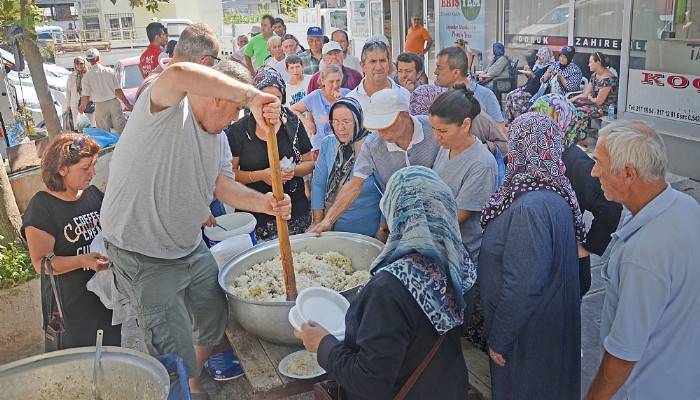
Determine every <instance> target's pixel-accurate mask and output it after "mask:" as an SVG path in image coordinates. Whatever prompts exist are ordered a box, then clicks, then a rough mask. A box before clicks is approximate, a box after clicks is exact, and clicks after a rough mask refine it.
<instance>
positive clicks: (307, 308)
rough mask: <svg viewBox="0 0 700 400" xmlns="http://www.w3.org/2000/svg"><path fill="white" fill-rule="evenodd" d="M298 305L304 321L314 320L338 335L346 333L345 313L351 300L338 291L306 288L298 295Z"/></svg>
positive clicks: (334, 334)
mask: <svg viewBox="0 0 700 400" xmlns="http://www.w3.org/2000/svg"><path fill="white" fill-rule="evenodd" d="M296 307H297V309H298V310H299V314H300V315H301V317H302V320H303V321H314V322H316V323H318V324H319V325H321V326H322V327H323V328H325V329H326V330H327V331H328V332H330V333H331V334H332V335H333V336H336V337H337V336H338V335H341V334H343V335H344V334H345V314H346V313H347V311H348V308H349V307H350V302H348V300H347V299H346V298H345V297H343V296H342V295H341V294H339V293H337V292H336V291H334V290H331V289H328V288H324V287H310V288H306V289H304V290H302V291H301V292H300V293H299V295H298V296H297V304H296Z"/></svg>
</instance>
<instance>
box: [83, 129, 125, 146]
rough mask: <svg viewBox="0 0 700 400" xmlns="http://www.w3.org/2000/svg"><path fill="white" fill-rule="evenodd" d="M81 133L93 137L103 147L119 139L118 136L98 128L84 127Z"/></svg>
mask: <svg viewBox="0 0 700 400" xmlns="http://www.w3.org/2000/svg"><path fill="white" fill-rule="evenodd" d="M83 134H85V135H88V136H90V137H91V138H93V139H94V140H95V141H96V142H97V144H99V145H100V147H101V148H103V149H104V148H105V147H109V146H112V145H114V144H115V143H117V141H118V140H119V136H117V135H115V134H113V133H111V132H107V131H105V130H103V129H100V128H85V129H83Z"/></svg>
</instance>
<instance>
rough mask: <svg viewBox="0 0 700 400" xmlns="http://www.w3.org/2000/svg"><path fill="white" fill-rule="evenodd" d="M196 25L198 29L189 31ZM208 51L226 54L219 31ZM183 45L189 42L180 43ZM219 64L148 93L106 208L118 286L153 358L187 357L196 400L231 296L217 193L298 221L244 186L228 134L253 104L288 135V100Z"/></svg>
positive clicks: (178, 66)
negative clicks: (214, 233) (215, 238)
mask: <svg viewBox="0 0 700 400" xmlns="http://www.w3.org/2000/svg"><path fill="white" fill-rule="evenodd" d="M188 29H189V28H188ZM199 42H200V43H202V42H207V44H206V46H207V47H215V48H216V49H217V50H218V41H217V39H216V36H215V35H214V33H213V32H211V30H209V34H208V35H207V37H206V38H201V40H200V41H199ZM178 46H179V44H178ZM235 65H236V64H235V63H228V62H226V63H219V64H217V66H216V67H215V68H213V69H212V68H210V67H207V66H202V65H198V64H194V63H189V62H177V63H174V64H172V65H170V66H169V67H168V68H166V69H165V71H163V72H162V73H161V74H160V76H159V77H158V79H156V80H155V81H153V83H152V84H150V85H149V86H147V87H146V89H145V90H144V92H143V94H142V98H141V99H140V100H139V101H138V102H137V107H136V109H135V110H134V111H133V112H132V114H131V117H130V118H129V122H128V124H127V126H126V128H125V130H124V134H123V135H122V137H121V140H120V143H119V146H118V148H117V149H116V150H115V151H114V153H113V154H114V155H113V157H112V161H111V164H110V172H109V180H108V184H107V189H106V191H105V198H104V201H103V204H102V205H103V209H102V219H101V222H102V226H103V231H102V232H103V235H104V238H105V247H106V249H107V254H108V255H109V258H110V261H111V262H112V264H113V269H114V272H115V279H116V284H117V287H118V288H119V290H120V291H121V292H123V293H124V294H125V295H127V296H128V298H129V300H130V302H131V304H132V305H133V306H134V307H135V309H136V314H137V320H138V323H139V326H140V327H141V328H142V330H143V331H144V333H145V334H146V342H147V343H146V344H147V347H148V349H149V352H150V353H151V354H165V353H170V352H176V353H177V354H178V355H180V356H181V357H183V358H184V359H185V362H186V364H187V369H188V374H189V376H190V389H191V391H192V392H193V393H195V396H193V398H199V399H206V398H207V397H206V394H204V393H203V392H204V391H203V389H202V387H201V386H200V384H199V381H198V379H197V378H198V376H199V373H200V371H201V370H202V366H203V363H204V360H205V359H206V358H207V357H208V356H209V354H210V353H211V350H212V346H214V345H216V344H218V343H219V342H220V341H221V340H222V339H223V334H224V329H225V327H226V320H227V309H226V299H225V296H224V294H223V292H222V291H221V289H220V288H219V286H218V284H217V274H218V268H217V265H216V262H215V261H214V258H213V257H212V255H211V253H210V252H209V250H208V249H207V248H206V246H205V245H204V243H203V241H202V236H201V231H200V229H199V228H200V226H201V225H202V224H203V223H204V222H206V221H207V220H208V219H209V216H210V213H209V207H208V205H209V203H210V202H211V201H212V199H213V198H214V197H216V198H218V199H220V200H222V201H224V202H226V203H228V204H231V205H233V206H235V207H237V208H243V209H249V210H252V211H257V212H263V213H267V214H272V215H281V216H283V217H284V218H289V216H290V212H291V205H290V201H289V198H288V197H286V198H285V199H284V200H283V201H280V202H278V201H276V200H275V199H274V197H273V196H272V194H271V193H268V194H261V193H258V192H256V191H252V190H249V189H247V188H246V187H245V186H243V185H241V184H239V183H236V181H235V180H234V177H233V170H232V168H231V164H230V161H229V162H222V160H223V161H225V160H227V159H229V157H230V155H229V156H228V157H226V155H225V154H224V149H222V146H225V140H223V141H222V140H221V137H220V136H219V135H220V132H221V131H222V130H223V129H224V128H225V127H226V126H228V125H229V124H230V123H231V121H234V120H236V118H237V117H238V115H239V112H240V110H241V109H242V108H243V107H248V108H249V109H250V110H251V112H252V113H253V115H254V116H255V118H256V120H257V121H258V122H259V123H262V122H263V118H264V119H266V120H267V121H269V122H270V123H271V124H272V125H273V126H274V129H278V127H279V126H280V124H281V121H280V117H279V116H280V102H279V100H278V99H277V98H276V97H275V96H272V95H269V94H265V93H263V92H261V91H259V90H257V89H255V88H254V87H253V86H250V85H247V84H244V83H241V82H240V81H238V80H236V79H234V78H232V76H237V74H238V72H237V71H236V70H235V69H232V68H231V66H235Z"/></svg>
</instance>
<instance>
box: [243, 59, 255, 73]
mask: <svg viewBox="0 0 700 400" xmlns="http://www.w3.org/2000/svg"><path fill="white" fill-rule="evenodd" d="M244 58H245V65H246V67H248V71H250V73H251V74H253V75H255V68H254V67H253V61H252V60H251V59H250V57H248V56H244Z"/></svg>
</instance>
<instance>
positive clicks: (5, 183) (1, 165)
mask: <svg viewBox="0 0 700 400" xmlns="http://www.w3.org/2000/svg"><path fill="white" fill-rule="evenodd" d="M21 226H22V218H21V216H20V214H19V209H18V208H17V201H16V200H15V194H14V192H13V191H12V186H10V178H9V177H8V176H7V170H6V169H5V162H4V160H3V159H2V156H0V235H2V236H3V240H2V242H3V243H4V244H7V243H9V242H12V241H13V240H15V239H18V238H19V229H20V227H21Z"/></svg>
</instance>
